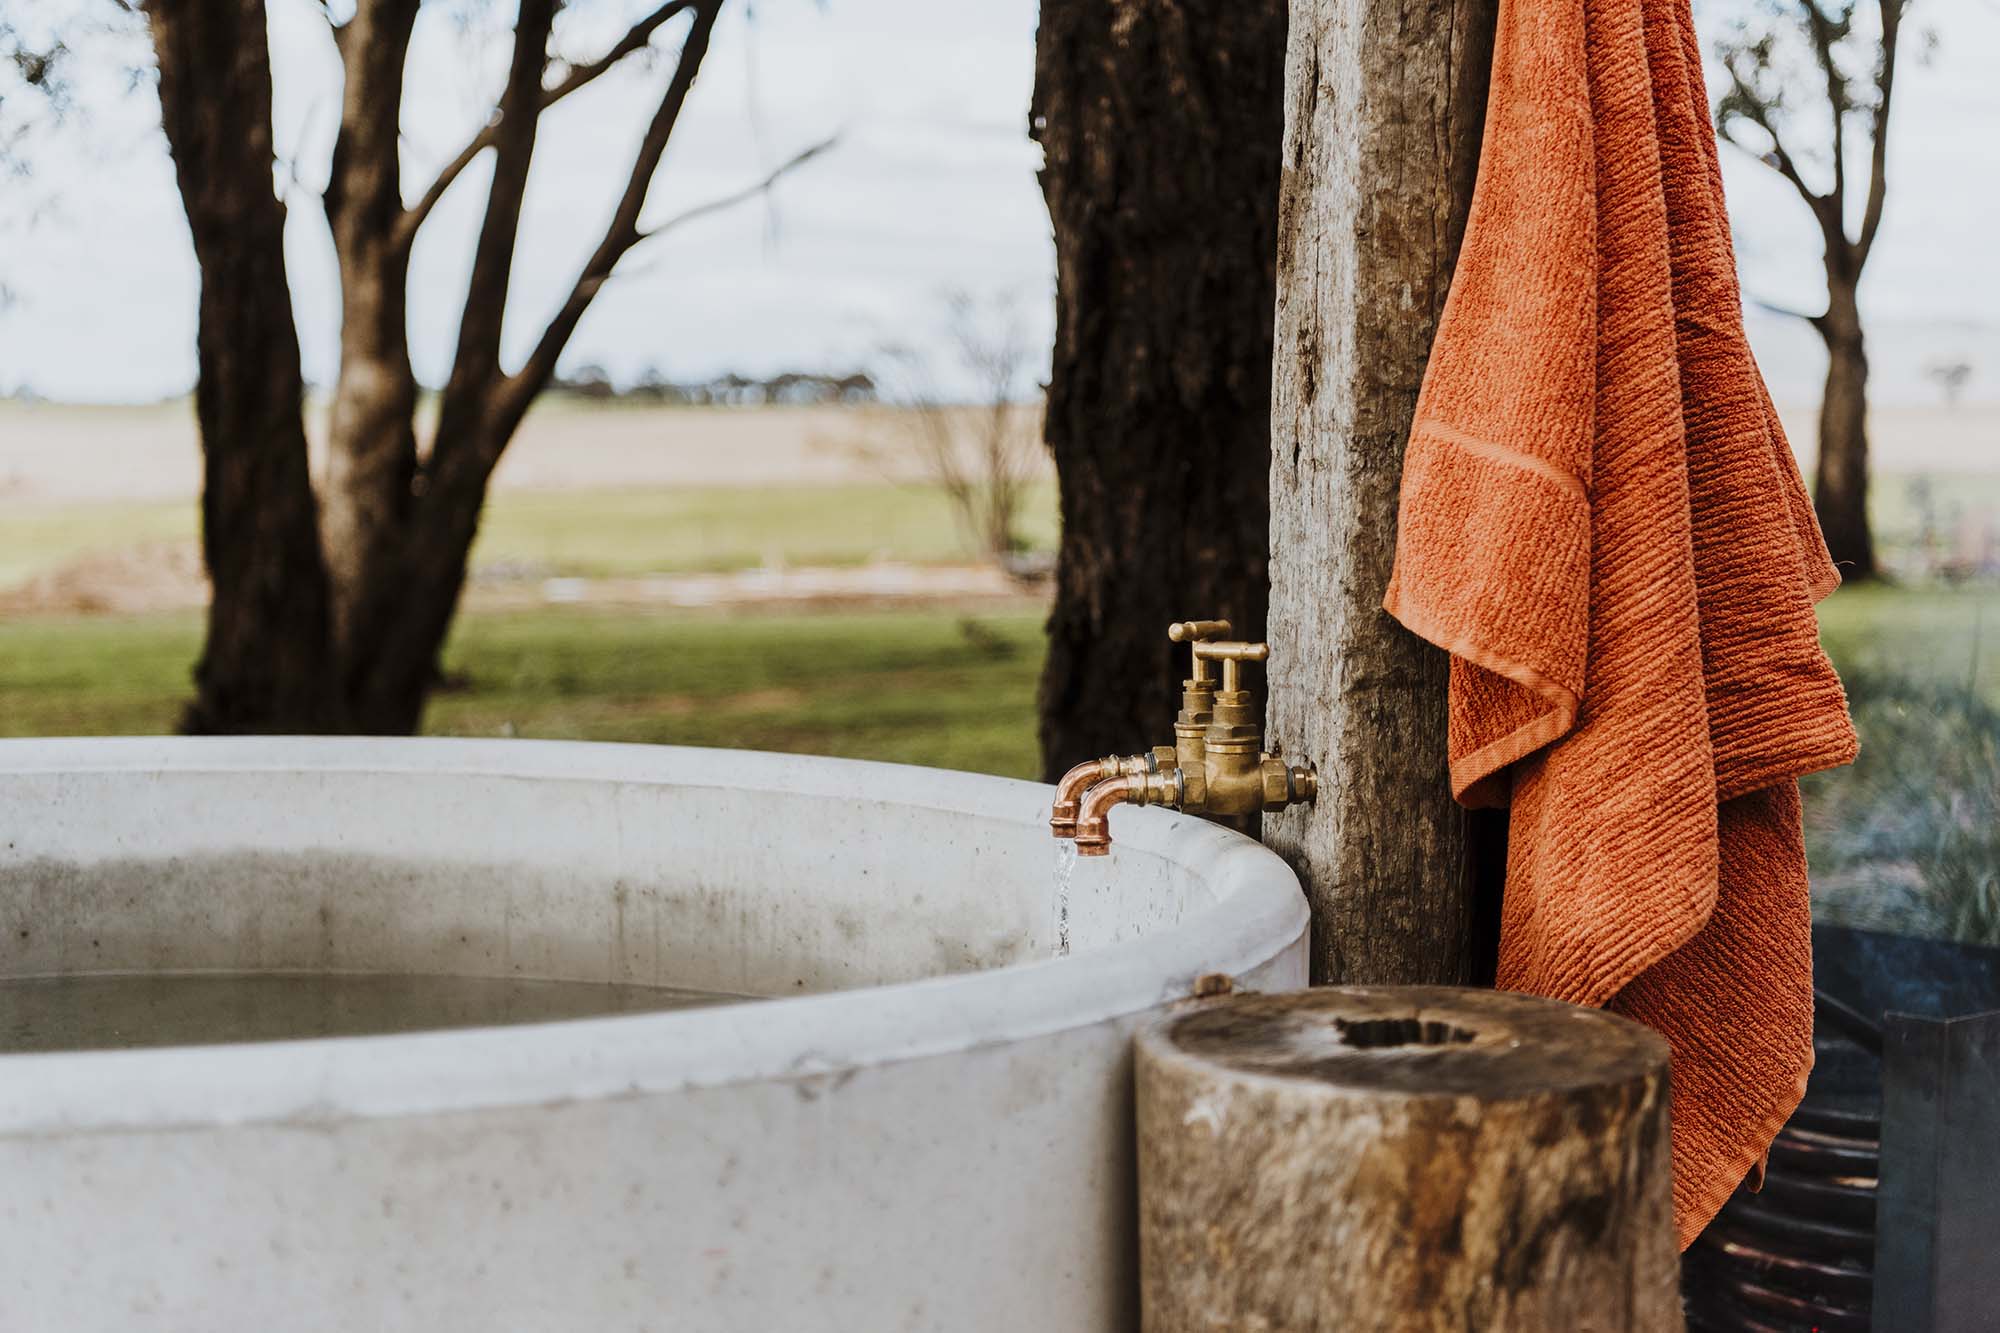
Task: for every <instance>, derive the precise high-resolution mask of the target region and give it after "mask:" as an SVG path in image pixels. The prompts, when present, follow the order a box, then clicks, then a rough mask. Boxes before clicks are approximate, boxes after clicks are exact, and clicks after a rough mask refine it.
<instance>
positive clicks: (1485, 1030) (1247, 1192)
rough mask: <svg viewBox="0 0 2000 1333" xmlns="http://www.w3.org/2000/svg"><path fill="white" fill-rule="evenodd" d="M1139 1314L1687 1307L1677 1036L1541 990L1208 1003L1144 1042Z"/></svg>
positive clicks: (1413, 1323)
mask: <svg viewBox="0 0 2000 1333" xmlns="http://www.w3.org/2000/svg"><path fill="white" fill-rule="evenodd" d="M1137 1079H1138V1126H1139V1214H1140V1229H1139V1244H1140V1274H1141V1303H1142V1309H1143V1327H1144V1329H1145V1330H1146V1333H1197V1330H1199V1331H1200V1333H1219V1331H1220V1330H1229V1333H1315V1331H1316V1330H1329V1331H1331V1330H1340V1331H1341V1333H1378V1331H1380V1333H1388V1331H1389V1330H1398V1331H1400V1330H1426V1331H1428V1330H1453V1331H1454V1333H1465V1331H1466V1330H1473V1331H1476V1333H1509V1331H1515V1330H1534V1331H1535V1333H1540V1331H1542V1330H1548V1331H1549V1333H1592V1331H1601V1333H1655V1331H1656V1330H1678V1329H1680V1328H1681V1326H1682V1324H1681V1312H1680V1302H1679V1296H1678V1293H1677V1290H1676V1282H1677V1278H1678V1271H1677V1262H1676V1255H1675V1247H1674V1231H1673V1203H1672V1194H1671V1182H1670V1178H1669V1171H1670V1167H1669V1159H1668V1131H1667V1047H1666V1043H1665V1042H1663V1041H1661V1040H1660V1038H1659V1037H1657V1036H1656V1035H1654V1034H1653V1033H1651V1032H1649V1031H1647V1030H1646V1029H1644V1028H1642V1027H1639V1026H1638V1025H1636V1024H1633V1023H1630V1022H1627V1021H1625V1020H1624V1019H1621V1018H1617V1017H1615V1016H1613V1015H1610V1014H1607V1013H1604V1012H1602V1011H1599V1010H1594V1009H1582V1008H1578V1007H1576V1006H1574V1005H1567V1004H1561V1003H1558V1002H1556V1001H1553V1000H1543V999H1538V998H1534V997H1531V996H1523V995H1515V994H1506V993H1499V992H1493V991H1476V990H1459V989H1448V988H1444V987H1380V988H1376V987H1340V988H1328V989H1321V990H1313V991H1304V992H1299V993H1295V994H1289V995H1247V996H1238V997H1234V998H1231V999H1225V1000H1220V1001H1215V1002H1212V1003H1206V1004H1202V1005H1200V1006H1199V1007H1195V1008H1192V1009H1190V1010H1187V1011H1183V1012H1182V1013H1180V1014H1178V1015H1176V1016H1174V1017H1173V1018H1170V1019H1168V1020H1166V1021H1165V1022H1164V1023H1162V1024H1159V1025H1157V1026H1155V1027H1153V1028H1151V1029H1148V1030H1146V1031H1144V1032H1142V1033H1141V1035H1140V1037H1139V1040H1138V1046H1137Z"/></svg>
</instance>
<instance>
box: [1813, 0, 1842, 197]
mask: <svg viewBox="0 0 2000 1333" xmlns="http://www.w3.org/2000/svg"><path fill="white" fill-rule="evenodd" d="M1803 4H1804V8H1805V13H1806V33H1807V35H1808V36H1810V37H1811V39H1812V47H1813V55H1814V56H1815V57H1816V58H1817V59H1818V60H1819V66H1820V70H1821V72H1822V73H1824V74H1825V75H1826V101H1827V107H1828V109H1829V110H1830V111H1831V112H1832V119H1833V193H1832V194H1831V195H1829V196H1828V197H1829V198H1830V199H1832V201H1833V205H1834V211H1835V213H1836V214H1838V215H1839V216H1840V217H1841V218H1842V225H1843V228H1844V227H1845V218H1846V212H1847V209H1846V199H1847V113H1848V111H1849V109H1850V107H1851V104H1852V102H1851V99H1850V97H1849V96H1848V88H1847V77H1846V76H1845V75H1844V74H1842V73H1841V71H1840V61H1839V59H1838V57H1837V56H1836V55H1835V53H1834V48H1835V47H1836V46H1837V45H1838V44H1839V42H1840V40H1841V39H1842V38H1844V37H1845V36H1847V33H1848V30H1849V29H1850V28H1852V27H1853V13H1852V11H1851V10H1850V11H1849V12H1848V13H1847V14H1845V15H1843V16H1842V18H1841V19H1840V20H1839V21H1835V20H1833V19H1830V18H1828V17H1827V16H1826V12H1825V11H1824V10H1822V9H1821V8H1820V7H1819V3H1818V0H1803Z"/></svg>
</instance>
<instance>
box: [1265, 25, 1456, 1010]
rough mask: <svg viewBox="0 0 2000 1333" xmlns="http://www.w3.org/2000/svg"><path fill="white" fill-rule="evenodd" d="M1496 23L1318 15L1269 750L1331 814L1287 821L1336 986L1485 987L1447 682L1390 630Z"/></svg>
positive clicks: (1291, 243)
mask: <svg viewBox="0 0 2000 1333" xmlns="http://www.w3.org/2000/svg"><path fill="white" fill-rule="evenodd" d="M1495 8H1496V4H1495V0H1421V2H1420V3H1407V2H1406V0H1300V2H1299V3H1298V4H1296V5H1295V6H1294V7H1293V15H1292V36H1291V50H1290V55H1289V61H1288V69H1287V87H1286V98H1285V149H1284V151H1285V163H1286V173H1285V190H1284V196H1283V200H1282V202H1281V205H1280V210H1279V219H1278V334H1277V365H1276V377H1275V388H1274V391H1273V410H1272V431H1271V439H1272V448H1271V452H1272V458H1271V483H1270V484H1271V613H1270V618H1271V634H1270V639H1271V695H1270V708H1269V722H1270V726H1269V730H1268V734H1269V735H1271V736H1272V737H1275V738H1278V739H1281V740H1282V741H1283V742H1284V743H1285V744H1286V746H1287V747H1289V748H1290V750H1291V751H1292V753H1294V754H1296V755H1301V756H1308V757H1310V758H1312V759H1313V760H1315V761H1316V762H1317V763H1318V765H1319V772H1320V778H1319V799H1318V801H1317V803H1315V804H1313V805H1310V806H1294V807H1292V808H1291V809H1290V810H1288V811H1286V812H1285V813H1283V814H1281V815H1276V816H1271V817H1268V818H1266V820H1265V822H1264V830H1265V841H1266V842H1268V843H1269V844H1270V845H1271V846H1272V847H1274V848H1276V849H1277V850H1278V851H1279V852H1281V853H1282V854H1283V855H1284V856H1285V857H1286V858H1287V859H1288V860H1289V861H1291V862H1292V864H1293V865H1294V866H1295V867H1297V868H1298V870H1299V873H1300V878H1301V880H1302V881H1303V882H1304V884H1305V886H1306V892H1307V897H1308V898H1309V900H1310V901H1311V903H1312V908H1313V975H1314V977H1315V979H1316V980H1319V981H1328V982H1331V981H1366V982H1401V983H1427V982H1445V983H1450V982H1462V981H1465V980H1468V979H1470V977H1471V976H1472V974H1473V972H1474V969H1475V968H1476V966H1477V963H1476V953H1477V951H1476V950H1475V949H1474V947H1473V944H1472V939H1471V935H1472V928H1471V924H1470V923H1471V921H1472V919H1473V907H1472V902H1471V898H1472V893H1471V886H1470V883H1469V876H1468V873H1467V868H1466V865H1465V860H1466V857H1465V816H1464V814H1463V812H1462V811H1460V810H1459V808H1458V807H1457V806H1456V804H1455V803H1454V802H1453V801H1452V798H1451V793H1450V790H1449V784H1448V782H1447V779H1446V762H1445V684H1446V675H1447V671H1446V658H1445V655H1444V654H1443V653H1442V652H1440V651H1438V650H1437V649H1435V648H1432V647H1430V646H1429V645H1428V644H1425V643H1423V642H1421V641H1420V640H1418V639H1417V638H1416V637H1415V636H1414V635H1412V634H1409V633H1408V632H1406V631H1405V630H1403V629H1402V628H1401V627H1400V626H1398V625H1396V624H1395V622H1394V621H1392V620H1391V619H1390V618H1389V616H1388V614H1387V613H1386V612H1384V611H1383V610H1382V595H1383V592H1384V590H1385V588H1386V587H1387V585H1388V581H1389V568H1390V564H1391V561H1392V559H1393V556H1394V553H1395V548H1396V507H1397V497H1398V489H1399V487H1400V484H1401V480H1402V459H1403V445H1404V442H1405V440H1406V439H1407V438H1408V435H1409V429H1410V419H1411V415H1412V413H1413V412H1414V411H1415V408H1416V401H1417V389H1418V386H1419V384H1420V383H1421V382H1422V379H1423V372H1424V364H1425V361H1426V359H1427V358H1428V355H1429V352H1430V344H1431V338H1432V335H1433V334H1434V332H1435V331H1436V328H1437V320H1438V316H1439V314H1440V313H1441V312H1442V310H1443V307H1444V297H1445V289H1446V286H1447V283H1448V280H1449V277H1450V273H1451V264H1452V259H1453V257H1454V255H1455V254H1456V252H1457V247H1458V241H1459V238H1460V236H1461V235H1462V234H1463V231H1464V225H1465V215H1466V209H1467V207H1468V205H1469V204H1470V202H1471V196H1472V181H1473V175H1474V169H1475V165H1476V162H1477V158H1478V150H1479V134H1480V127H1481V123H1482V120H1483V116H1484V111H1485V103H1486V79H1487V74H1488V70H1489V66H1490V64H1491V52H1492V41H1493V21H1494V12H1495Z"/></svg>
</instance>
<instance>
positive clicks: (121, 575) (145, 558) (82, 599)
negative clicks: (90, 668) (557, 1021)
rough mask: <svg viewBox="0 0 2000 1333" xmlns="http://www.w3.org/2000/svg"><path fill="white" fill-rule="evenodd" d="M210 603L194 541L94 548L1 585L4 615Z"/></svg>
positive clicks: (109, 611)
mask: <svg viewBox="0 0 2000 1333" xmlns="http://www.w3.org/2000/svg"><path fill="white" fill-rule="evenodd" d="M207 605H208V572H207V571H206V570H205V569H203V568H202V564H201V548H200V547H199V546H198V545H196V544H195V543H194V542H146V543H143V544H141V545H137V546H128V547H125V548H123V549H121V550H115V551H93V552H92V553H90V554H89V555H86V556H82V557H80V558H78V559H76V560H72V561H71V562H70V563H68V564H66V565H63V566H61V567H59V568H57V569H53V570H50V571H49V572H47V573H45V574H38V575H36V576H35V577H34V578H32V579H29V580H28V581H27V582H26V583H23V584H21V585H19V586H18V587H14V588H10V589H6V590H4V591H0V614H5V615H34V614H49V615H136V614H139V613H141V612H146V611H187V610H199V609H200V608H202V607H205V606H207Z"/></svg>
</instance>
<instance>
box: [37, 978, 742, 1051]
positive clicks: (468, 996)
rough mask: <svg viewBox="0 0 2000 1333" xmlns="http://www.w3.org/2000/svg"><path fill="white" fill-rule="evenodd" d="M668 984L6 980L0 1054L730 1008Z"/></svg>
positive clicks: (729, 998) (722, 1000) (731, 999)
mask: <svg viewBox="0 0 2000 1333" xmlns="http://www.w3.org/2000/svg"><path fill="white" fill-rule="evenodd" d="M743 998H744V997H742V996H736V995H718V994H714V993H711V992H706V991H690V990H678V989H674V988H672V987H666V986H632V985H621V984H613V983H606V982H586V981H529V980H523V979H520V978H511V977H451V976H369V975H352V974H349V975H342V974H330V975H329V974H313V973H268V972H267V973H182V974H179V975H175V974H165V975H102V974H99V975H88V974H86V975H78V976H60V977H27V978H17V979H9V980H0V1054H4V1053H22V1052H28V1051H79V1050H108V1049H116V1048H121V1047H134V1046H198V1045H209V1044H214V1043H224V1042H243V1041H287V1040H293V1039H296V1038H301V1037H357V1036H375V1035H380V1034H383V1033H390V1032H420V1031H429V1030H436V1029H443V1028H468V1027H489V1026H492V1025H495V1024H506V1023H546V1022H550V1021H553V1020H556V1019H564V1018H595V1017H600V1016H604V1015H608V1014H626V1013H646V1012H654V1011H658V1010H662V1009H686V1008H693V1007H696V1006H701V1005H711V1004H731V1003H736V1002H739V1001H741V1000H742V999H743Z"/></svg>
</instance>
